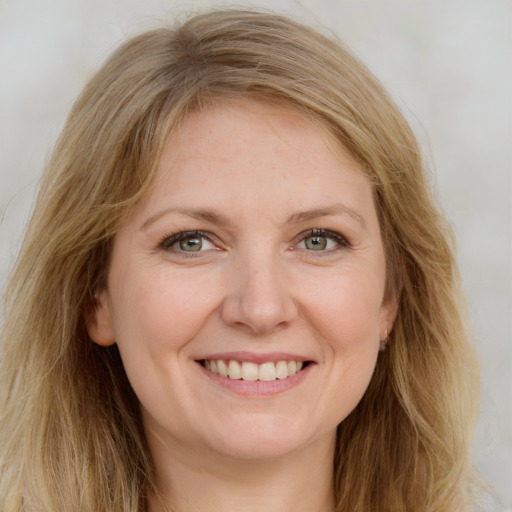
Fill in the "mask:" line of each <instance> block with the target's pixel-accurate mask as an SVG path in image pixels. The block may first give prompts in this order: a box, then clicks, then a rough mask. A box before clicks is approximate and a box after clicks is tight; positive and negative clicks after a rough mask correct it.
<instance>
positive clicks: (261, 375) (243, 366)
mask: <svg viewBox="0 0 512 512" xmlns="http://www.w3.org/2000/svg"><path fill="white" fill-rule="evenodd" d="M200 363H201V365H202V366H203V367H204V368H205V369H206V370H208V371H210V372H212V373H215V374H218V375H220V376H221V377H226V378H229V379H234V380H246V381H266V382H268V381H273V380H278V379H279V380H283V379H286V378H288V377H292V376H293V375H295V374H296V373H298V372H300V371H301V370H302V369H303V368H304V367H305V366H306V365H307V362H306V363H304V362H303V361H271V362H267V363H262V364H257V363H253V362H249V361H243V362H239V361H235V360H229V361H225V360H223V359H203V360H201V361H200Z"/></svg>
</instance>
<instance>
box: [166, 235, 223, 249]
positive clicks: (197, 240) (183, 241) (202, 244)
mask: <svg viewBox="0 0 512 512" xmlns="http://www.w3.org/2000/svg"><path fill="white" fill-rule="evenodd" d="M160 247H161V248H162V249H164V250H167V251H169V250H171V251H176V252H188V253H194V252H204V251H210V250H213V249H217V247H216V246H215V245H214V244H213V243H212V242H211V241H210V239H209V237H208V236H207V235H206V234H205V233H203V232H201V231H183V232H181V233H176V234H175V235H171V236H166V237H165V239H164V240H163V242H162V243H161V244H160Z"/></svg>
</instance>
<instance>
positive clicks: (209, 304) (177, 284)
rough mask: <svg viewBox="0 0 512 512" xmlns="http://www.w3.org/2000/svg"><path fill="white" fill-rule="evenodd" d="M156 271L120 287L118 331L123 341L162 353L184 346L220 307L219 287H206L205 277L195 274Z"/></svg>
mask: <svg viewBox="0 0 512 512" xmlns="http://www.w3.org/2000/svg"><path fill="white" fill-rule="evenodd" d="M155 274H156V273H155ZM155 274H152V275H151V274H149V275H144V276H142V277H141V279H138V280H137V281H134V280H132V281H131V282H128V281H126V282H125V283H124V284H123V285H122V286H121V287H119V291H118V293H117V296H118V297H120V298H121V301H120V307H119V308H118V309H116V311H115V331H116V334H117V339H118V343H119V344H120V345H123V344H124V345H126V346H128V345H132V346H138V347H139V348H140V349H141V350H149V351H150V352H151V353H153V354H154V355H155V356H158V355H160V354H162V355H163V354H165V353H166V352H168V351H169V350H170V349H172V350H179V349H181V348H182V347H184V346H186V344H187V342H188V341H190V340H191V339H192V338H193V337H194V336H195V334H196V333H197V332H198V331H199V330H200V329H201V327H202V325H203V324H204V322H205V321H206V320H207V318H208V316H209V314H210V313H211V311H212V310H213V309H215V307H216V304H217V302H218V297H216V296H215V294H214V293H212V292H213V291H214V290H217V289H219V287H218V286H211V287H210V288H209V289H208V290H205V289H204V286H203V287H202V288H201V286H200V281H201V279H195V278H194V277H192V276H188V277H187V278H186V279H182V278H176V276H173V275H166V273H165V272H161V273H158V274H157V275H155ZM167 274H169V273H167ZM210 282H211V280H210Z"/></svg>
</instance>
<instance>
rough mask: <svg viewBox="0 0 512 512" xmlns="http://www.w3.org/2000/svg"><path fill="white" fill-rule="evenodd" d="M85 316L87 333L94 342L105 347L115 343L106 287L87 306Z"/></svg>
mask: <svg viewBox="0 0 512 512" xmlns="http://www.w3.org/2000/svg"><path fill="white" fill-rule="evenodd" d="M85 317H86V328H87V333H88V334H89V337H90V338H91V340H92V341H94V343H97V344H98V345H101V346H103V347H108V346H110V345H113V344H114V343H115V339H114V328H113V322H112V313H111V311H110V306H109V300H108V292H107V290H106V289H103V290H101V291H99V292H97V293H96V294H95V295H94V300H93V302H92V303H91V304H90V305H89V307H88V308H87V311H86V315H85Z"/></svg>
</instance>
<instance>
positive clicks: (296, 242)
mask: <svg viewBox="0 0 512 512" xmlns="http://www.w3.org/2000/svg"><path fill="white" fill-rule="evenodd" d="M292 243H293V246H292V247H291V250H293V251H297V250H300V251H305V252H306V253H317V254H318V255H319V256H320V255H327V254H332V253H334V252H336V251H339V250H343V249H345V250H346V249H350V248H351V245H350V243H349V241H348V240H347V238H346V237H344V236H343V235H341V234H340V233H337V232H336V231H331V230H328V229H309V230H307V231H304V232H302V233H300V234H299V235H297V236H296V237H295V238H294V239H293V240H292ZM222 247H223V244H222V243H221V242H220V240H219V239H218V238H217V237H216V236H215V235H213V234H212V233H210V232H207V231H201V230H191V231H179V232H176V233H172V234H168V235H166V236H164V237H163V239H162V240H161V242H160V243H159V245H158V248H159V249H161V250H163V251H165V252H168V253H171V254H173V255H176V256H179V257H199V256H202V255H203V254H201V253H205V252H210V251H218V250H222Z"/></svg>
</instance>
